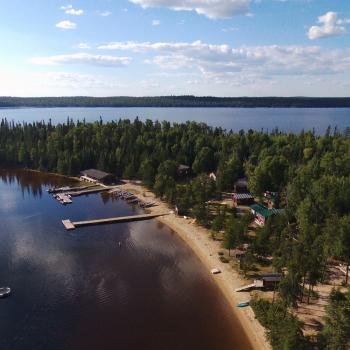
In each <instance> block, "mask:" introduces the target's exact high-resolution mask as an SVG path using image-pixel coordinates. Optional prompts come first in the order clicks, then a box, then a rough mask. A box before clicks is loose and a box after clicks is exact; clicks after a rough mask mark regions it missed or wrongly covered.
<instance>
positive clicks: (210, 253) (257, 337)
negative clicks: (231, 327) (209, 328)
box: [118, 181, 271, 350]
mask: <svg viewBox="0 0 350 350" xmlns="http://www.w3.org/2000/svg"><path fill="white" fill-rule="evenodd" d="M118 187H120V188H121V189H123V190H127V191H130V192H133V193H134V194H135V195H137V196H138V198H140V199H141V200H145V201H149V200H150V199H152V201H154V202H155V203H156V206H155V207H152V208H148V209H147V210H148V211H149V212H150V213H152V214H156V213H157V212H160V211H162V212H164V211H170V210H171V209H170V208H169V207H168V205H167V204H166V203H165V202H163V201H161V200H160V199H159V198H157V197H156V196H155V195H154V193H153V192H151V191H150V190H148V189H147V188H145V187H144V186H142V185H141V184H139V183H136V182H132V181H131V182H127V183H125V184H123V185H120V186H118ZM157 220H158V221H160V222H161V223H163V224H164V225H166V226H168V227H169V228H170V229H171V230H173V231H174V232H175V233H176V234H177V235H178V236H179V237H180V238H181V239H182V240H183V241H184V242H185V243H186V244H187V245H188V246H189V247H190V249H191V250H192V251H193V252H194V254H195V255H196V256H197V257H198V258H199V259H200V261H201V262H202V263H203V264H204V266H205V267H206V269H207V270H208V273H209V274H210V270H211V269H213V268H219V269H220V270H221V273H220V274H217V275H212V274H210V275H211V276H212V279H213V281H214V283H215V284H216V285H217V286H218V287H219V289H220V291H221V292H222V293H223V295H224V297H225V298H226V300H227V302H228V304H229V305H230V306H231V307H232V311H233V313H234V315H235V316H236V317H237V320H238V321H239V323H240V325H241V327H242V328H243V330H244V332H245V333H246V336H247V338H248V340H249V342H250V343H251V346H252V348H253V349H254V350H271V346H270V344H269V343H268V341H267V339H266V337H265V328H264V327H263V326H262V325H261V324H260V323H259V321H258V320H257V319H256V318H255V315H254V312H253V310H252V308H251V307H248V308H239V309H238V308H237V307H236V305H237V304H238V303H241V302H244V301H247V300H250V299H251V296H250V293H249V292H239V293H237V292H235V289H236V288H239V287H241V286H242V285H244V284H247V281H245V280H244V278H243V277H242V276H240V275H239V273H238V272H237V271H236V270H234V269H233V268H232V267H231V266H230V264H225V263H223V262H221V261H220V260H219V255H218V251H219V250H222V248H221V246H220V243H219V242H217V241H214V240H212V239H211V238H210V237H209V235H210V232H209V230H207V229H206V228H204V227H201V226H199V225H196V224H195V223H193V219H191V218H188V219H184V218H183V217H181V216H176V215H175V214H174V213H171V214H170V215H167V216H164V217H160V218H157Z"/></svg>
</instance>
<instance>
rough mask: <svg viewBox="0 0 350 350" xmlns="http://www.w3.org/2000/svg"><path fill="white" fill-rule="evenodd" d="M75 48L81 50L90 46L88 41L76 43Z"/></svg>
mask: <svg viewBox="0 0 350 350" xmlns="http://www.w3.org/2000/svg"><path fill="white" fill-rule="evenodd" d="M77 48H78V49H82V50H87V49H91V46H90V44H88V43H79V44H78V45H77Z"/></svg>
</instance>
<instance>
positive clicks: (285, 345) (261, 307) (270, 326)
mask: <svg viewBox="0 0 350 350" xmlns="http://www.w3.org/2000/svg"><path fill="white" fill-rule="evenodd" d="M251 306H252V308H253V310H254V313H255V317H256V318H257V319H258V320H259V322H260V323H261V324H262V325H263V326H264V327H265V328H266V329H267V337H268V339H269V340H270V343H271V345H272V347H273V349H274V350H295V349H298V350H303V349H310V348H312V347H311V346H310V344H308V341H307V339H305V337H304V336H303V332H302V324H301V322H300V321H298V319H297V317H296V316H293V315H291V314H289V313H288V311H287V309H286V307H285V306H284V305H283V304H282V303H280V302H276V303H270V302H269V301H267V300H264V299H253V300H252V301H251Z"/></svg>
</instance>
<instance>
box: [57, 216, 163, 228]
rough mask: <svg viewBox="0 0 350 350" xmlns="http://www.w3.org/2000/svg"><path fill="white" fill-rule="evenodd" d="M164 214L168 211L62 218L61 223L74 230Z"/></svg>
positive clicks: (145, 218) (148, 218)
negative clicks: (102, 217) (84, 218)
mask: <svg viewBox="0 0 350 350" xmlns="http://www.w3.org/2000/svg"><path fill="white" fill-rule="evenodd" d="M165 215H168V213H159V214H142V215H132V216H118V217H114V218H107V219H96V220H86V221H75V222H72V221H70V220H68V219H67V220H62V224H63V225H64V227H65V229H66V230H68V231H69V230H74V229H76V228H77V227H82V226H93V225H104V224H116V223H122V222H132V221H142V220H150V219H154V218H157V217H160V216H165Z"/></svg>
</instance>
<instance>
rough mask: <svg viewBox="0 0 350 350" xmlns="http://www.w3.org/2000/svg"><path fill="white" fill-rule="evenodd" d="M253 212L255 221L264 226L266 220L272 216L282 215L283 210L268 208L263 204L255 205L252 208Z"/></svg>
mask: <svg viewBox="0 0 350 350" xmlns="http://www.w3.org/2000/svg"><path fill="white" fill-rule="evenodd" d="M250 209H251V212H252V214H253V215H254V218H255V219H254V221H255V223H256V224H257V225H259V226H264V225H265V223H266V220H267V219H268V218H269V217H270V216H272V215H277V214H280V213H281V212H282V211H283V209H275V208H272V209H270V208H267V207H265V206H264V205H262V204H253V205H251V206H250Z"/></svg>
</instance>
